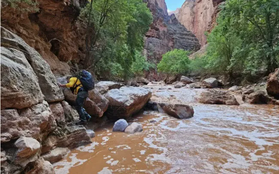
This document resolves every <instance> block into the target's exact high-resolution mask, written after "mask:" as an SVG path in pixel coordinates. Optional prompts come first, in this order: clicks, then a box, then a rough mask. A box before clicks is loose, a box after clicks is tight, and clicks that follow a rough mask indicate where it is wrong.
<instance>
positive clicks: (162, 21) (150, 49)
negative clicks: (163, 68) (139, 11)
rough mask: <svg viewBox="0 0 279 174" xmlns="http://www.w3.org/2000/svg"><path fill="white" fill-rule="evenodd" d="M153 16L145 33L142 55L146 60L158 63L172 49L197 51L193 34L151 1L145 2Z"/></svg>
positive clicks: (197, 43) (146, 0)
mask: <svg viewBox="0 0 279 174" xmlns="http://www.w3.org/2000/svg"><path fill="white" fill-rule="evenodd" d="M145 2H147V6H148V8H149V9H150V11H151V12H152V14H153V23H152V24H151V25H150V28H149V31H148V32H147V33H146V35H145V36H146V38H145V46H144V49H145V50H144V53H145V55H146V56H147V58H148V60H149V61H151V62H154V63H158V62H159V61H160V60H161V59H162V55H163V54H165V53H166V52H168V51H170V50H172V49H184V50H189V51H197V50H198V49H199V48H200V45H199V42H198V40H197V38H196V37H195V36H194V34H193V33H191V32H190V31H188V30H187V29H186V28H185V27H184V26H183V25H181V24H180V23H179V22H178V21H177V19H176V17H175V15H171V16H168V15H167V14H166V13H165V12H164V10H163V9H162V8H161V7H160V5H158V3H154V1H153V0H145Z"/></svg>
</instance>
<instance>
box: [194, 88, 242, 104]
mask: <svg viewBox="0 0 279 174" xmlns="http://www.w3.org/2000/svg"><path fill="white" fill-rule="evenodd" d="M199 102H200V103H204V104H226V105H239V103H238V102H237V100H236V98H235V97H234V96H233V95H232V94H230V93H229V92H228V91H221V90H220V91H219V90H210V91H206V92H203V93H202V94H201V96H200V97H199Z"/></svg>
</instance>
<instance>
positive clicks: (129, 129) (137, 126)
mask: <svg viewBox="0 0 279 174" xmlns="http://www.w3.org/2000/svg"><path fill="white" fill-rule="evenodd" d="M142 130H143V129H142V125H141V124H139V123H136V122H134V123H132V124H131V125H129V126H128V127H127V128H126V129H125V132H126V133H129V134H134V133H136V132H142Z"/></svg>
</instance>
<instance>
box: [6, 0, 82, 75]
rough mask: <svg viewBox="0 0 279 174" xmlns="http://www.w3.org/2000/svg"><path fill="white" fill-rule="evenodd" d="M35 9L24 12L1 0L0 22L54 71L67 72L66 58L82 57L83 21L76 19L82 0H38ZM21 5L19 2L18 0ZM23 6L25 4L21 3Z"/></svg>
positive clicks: (80, 58) (69, 60) (78, 59)
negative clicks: (40, 56) (67, 0)
mask: <svg viewBox="0 0 279 174" xmlns="http://www.w3.org/2000/svg"><path fill="white" fill-rule="evenodd" d="M37 2H38V4H39V6H38V8H39V11H38V12H26V11H23V10H20V9H24V8H22V7H21V6H20V7H19V8H11V7H10V6H9V5H8V1H5V0H3V1H2V2H1V5H2V7H1V9H2V12H1V15H2V18H1V22H2V26H4V27H5V28H7V29H9V30H11V31H13V32H14V33H15V34H17V35H18V36H20V37H21V38H23V39H24V41H25V42H27V44H28V45H30V46H31V47H33V48H35V49H36V50H37V51H38V52H39V53H40V54H41V55H42V57H43V58H44V59H45V60H46V61H47V63H48V64H49V65H50V67H51V70H52V71H53V72H54V73H55V74H67V73H69V71H70V66H69V64H68V62H79V61H82V60H83V59H84V58H85V54H84V53H85V51H84V48H85V46H84V37H85V25H84V24H83V23H82V22H81V21H79V20H78V16H79V13H80V7H83V6H84V5H85V4H86V2H87V1H86V0H74V1H71V2H72V3H73V4H70V3H69V4H68V3H65V2H64V1H63V0H38V1H37ZM21 5H23V4H21ZM25 8H26V7H25Z"/></svg>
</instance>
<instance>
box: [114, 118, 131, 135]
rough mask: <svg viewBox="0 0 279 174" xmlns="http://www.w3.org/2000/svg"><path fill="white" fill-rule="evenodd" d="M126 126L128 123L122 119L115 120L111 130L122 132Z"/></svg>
mask: <svg viewBox="0 0 279 174" xmlns="http://www.w3.org/2000/svg"><path fill="white" fill-rule="evenodd" d="M127 127H128V123H127V121H126V120H124V119H120V120H117V121H116V122H115V123H114V125H113V128H112V131H113V132H124V131H125V129H126V128H127Z"/></svg>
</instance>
